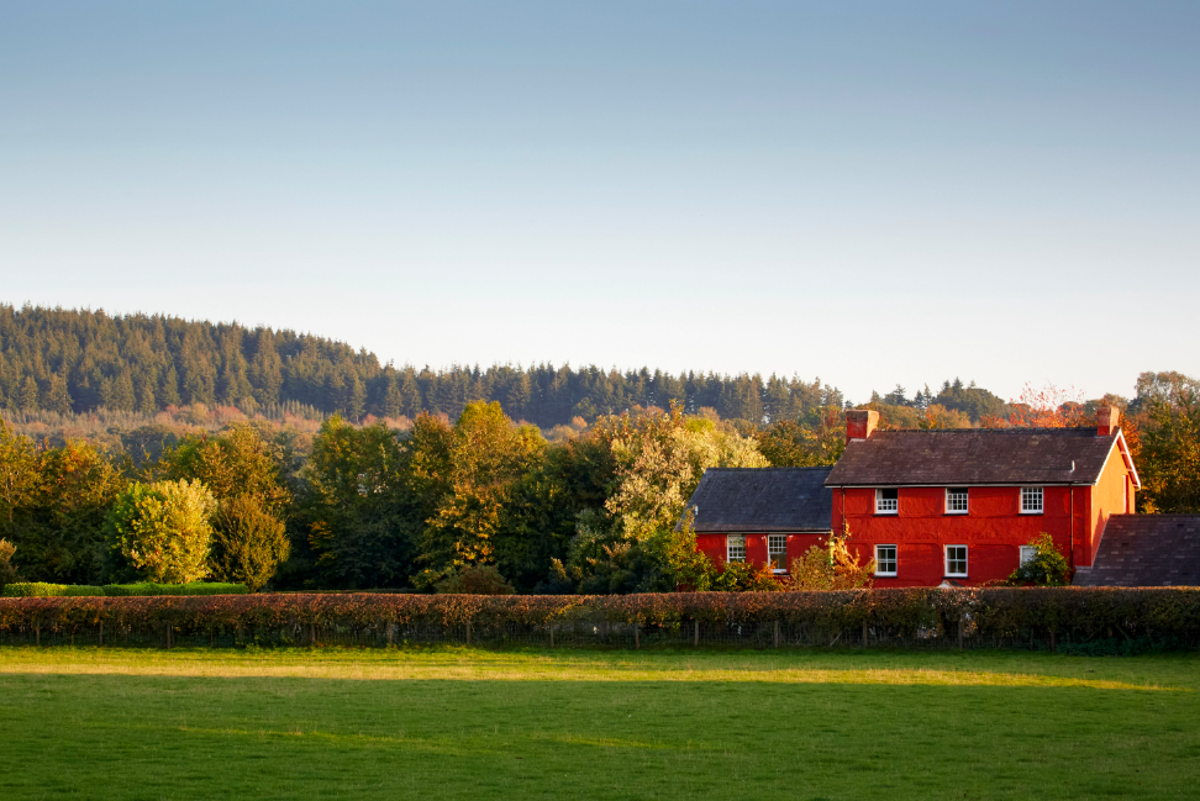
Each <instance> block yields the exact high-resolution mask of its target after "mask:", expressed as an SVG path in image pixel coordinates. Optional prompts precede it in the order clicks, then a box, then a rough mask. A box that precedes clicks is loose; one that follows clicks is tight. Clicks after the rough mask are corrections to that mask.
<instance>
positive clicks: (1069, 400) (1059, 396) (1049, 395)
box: [980, 384, 1092, 428]
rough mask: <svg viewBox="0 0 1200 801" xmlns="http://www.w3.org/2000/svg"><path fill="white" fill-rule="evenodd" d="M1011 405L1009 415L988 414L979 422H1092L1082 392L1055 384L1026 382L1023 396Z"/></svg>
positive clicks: (995, 424)
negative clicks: (1041, 385)
mask: <svg viewBox="0 0 1200 801" xmlns="http://www.w3.org/2000/svg"><path fill="white" fill-rule="evenodd" d="M1009 407H1010V409H1011V411H1010V412H1009V414H1008V415H1007V416H1004V417H1002V416H999V415H985V416H984V417H983V418H982V420H981V421H980V424H981V425H982V426H983V427H984V428H1070V427H1073V426H1086V425H1089V424H1090V423H1091V422H1092V419H1091V416H1090V415H1089V414H1088V410H1087V407H1086V406H1085V405H1084V401H1083V393H1081V392H1079V391H1078V390H1075V389H1073V388H1072V389H1059V388H1058V387H1056V386H1054V385H1053V384H1047V385H1046V386H1045V387H1044V388H1042V389H1035V388H1034V387H1033V385H1032V384H1026V385H1025V388H1024V389H1023V390H1022V392H1021V397H1020V398H1019V399H1017V400H1014V401H1010V402H1009Z"/></svg>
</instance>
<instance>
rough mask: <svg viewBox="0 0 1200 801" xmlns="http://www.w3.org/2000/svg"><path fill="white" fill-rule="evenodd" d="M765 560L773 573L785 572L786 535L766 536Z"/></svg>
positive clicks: (786, 567) (786, 566)
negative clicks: (769, 564)
mask: <svg viewBox="0 0 1200 801" xmlns="http://www.w3.org/2000/svg"><path fill="white" fill-rule="evenodd" d="M767 560H768V561H769V562H770V563H771V570H773V571H774V572H776V573H786V572H787V569H788V565H787V535H786V534H768V535H767Z"/></svg>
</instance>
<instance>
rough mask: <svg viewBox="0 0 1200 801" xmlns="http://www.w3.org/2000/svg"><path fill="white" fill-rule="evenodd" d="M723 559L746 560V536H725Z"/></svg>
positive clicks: (732, 560)
mask: <svg viewBox="0 0 1200 801" xmlns="http://www.w3.org/2000/svg"><path fill="white" fill-rule="evenodd" d="M725 561H727V562H745V561H746V538H745V536H743V535H741V534H730V535H729V536H728V537H726V538H725Z"/></svg>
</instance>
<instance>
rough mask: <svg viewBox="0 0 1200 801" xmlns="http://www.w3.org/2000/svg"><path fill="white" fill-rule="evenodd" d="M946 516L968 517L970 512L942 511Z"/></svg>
mask: <svg viewBox="0 0 1200 801" xmlns="http://www.w3.org/2000/svg"><path fill="white" fill-rule="evenodd" d="M942 514H944V515H945V516H946V517H966V516H967V515H969V514H970V512H942Z"/></svg>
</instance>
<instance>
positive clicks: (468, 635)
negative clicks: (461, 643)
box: [467, 620, 471, 645]
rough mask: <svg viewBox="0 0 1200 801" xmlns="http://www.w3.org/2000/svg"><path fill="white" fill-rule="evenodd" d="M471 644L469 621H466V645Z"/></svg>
mask: <svg viewBox="0 0 1200 801" xmlns="http://www.w3.org/2000/svg"><path fill="white" fill-rule="evenodd" d="M470 644H471V621H469V620H468V621H467V645H470Z"/></svg>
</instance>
